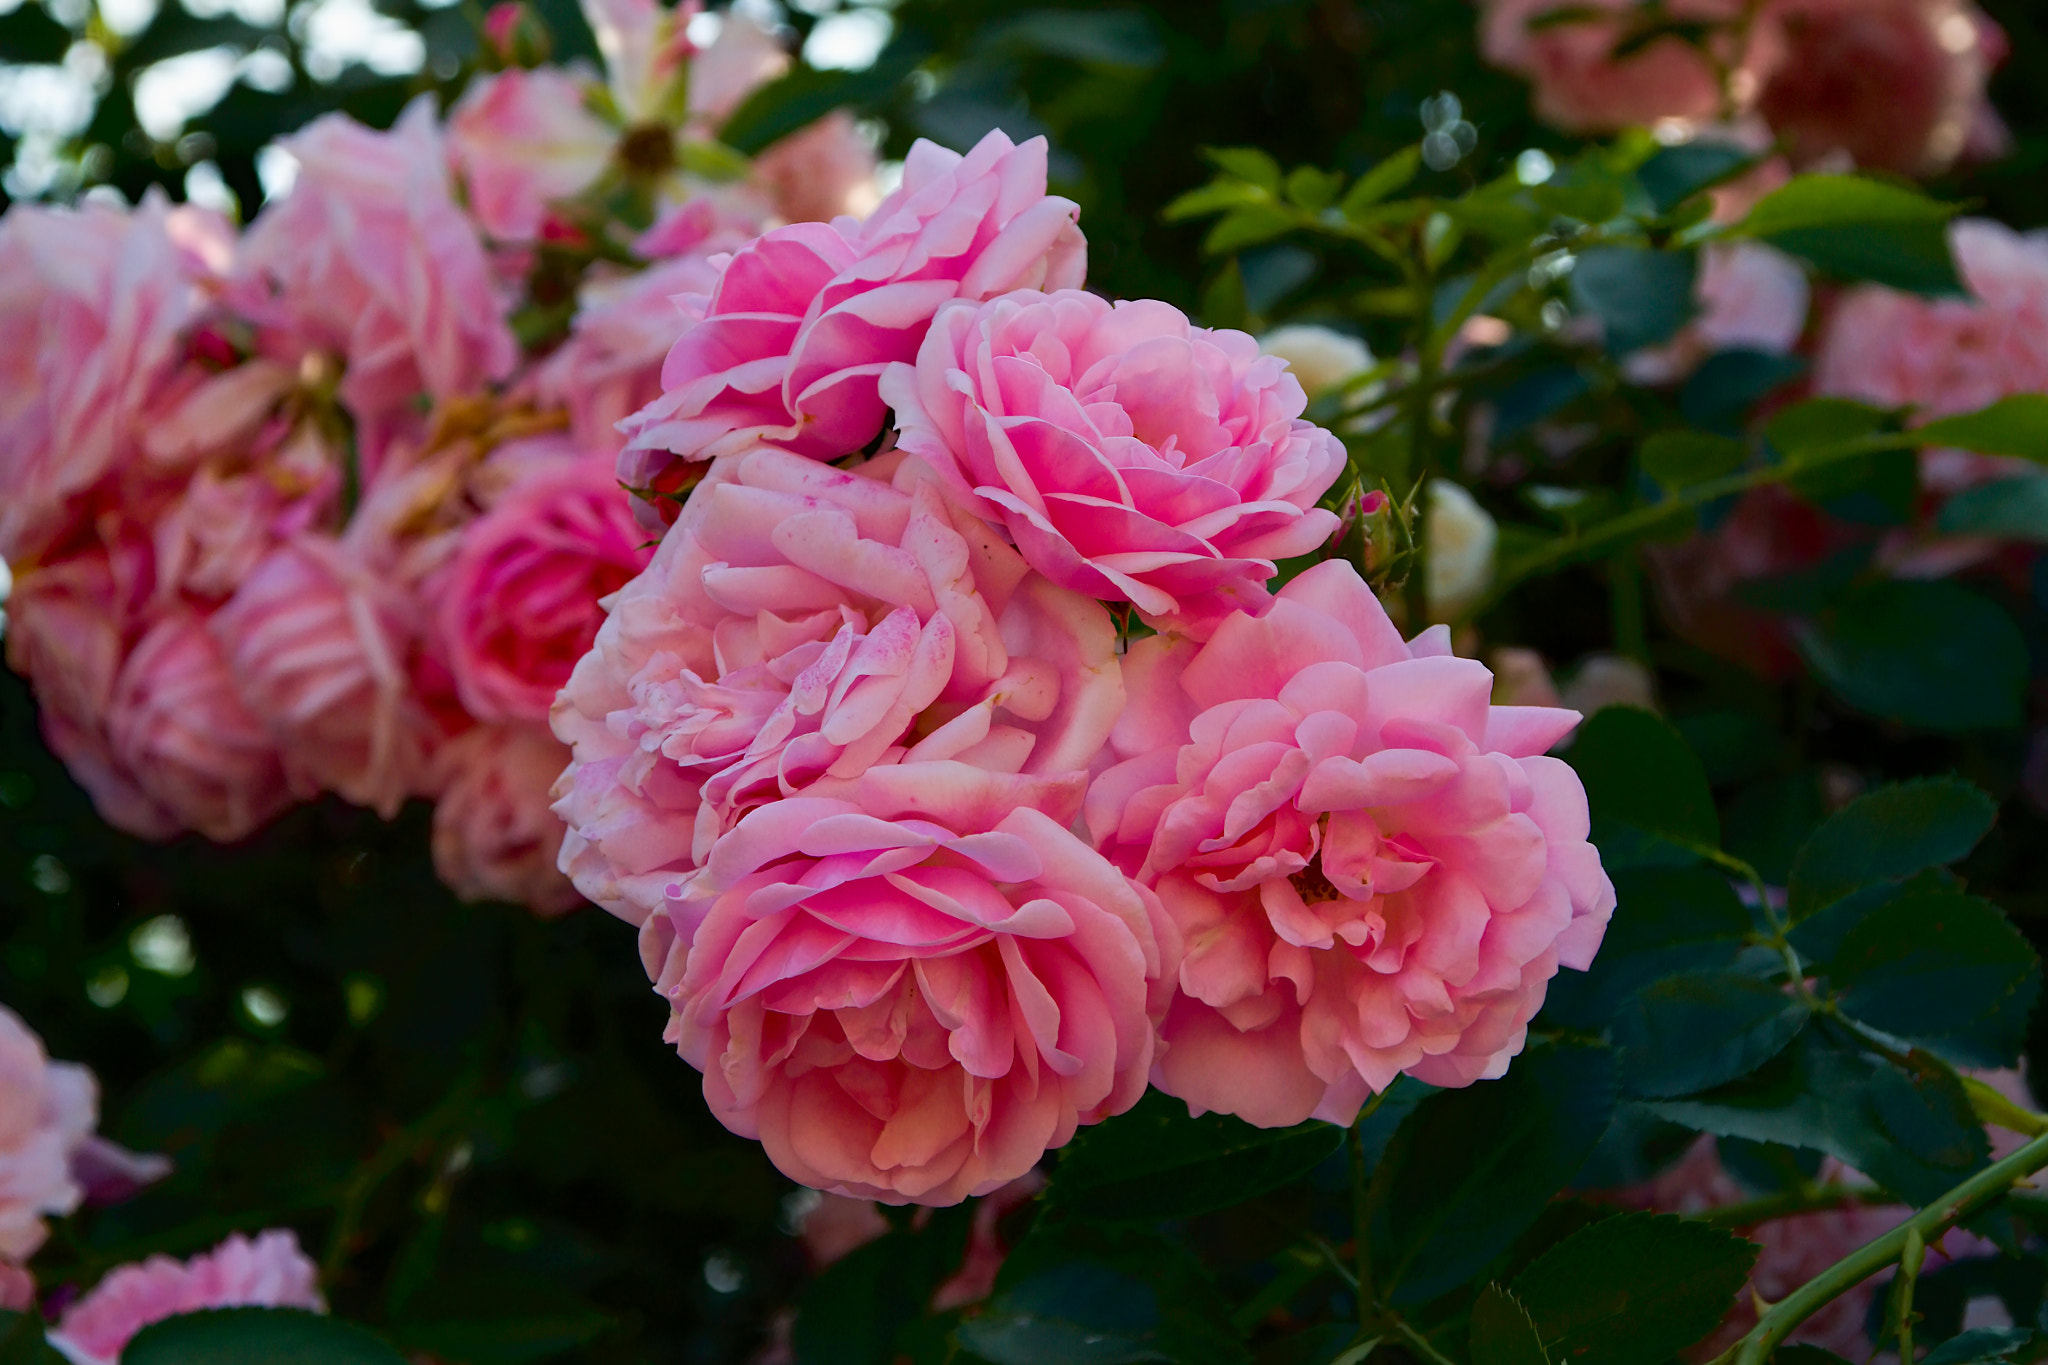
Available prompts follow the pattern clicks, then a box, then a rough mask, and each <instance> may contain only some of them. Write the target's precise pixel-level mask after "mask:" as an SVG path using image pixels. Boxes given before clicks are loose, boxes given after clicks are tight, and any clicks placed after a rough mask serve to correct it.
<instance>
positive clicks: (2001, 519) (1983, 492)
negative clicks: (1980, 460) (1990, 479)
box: [1934, 474, 2048, 545]
mask: <svg viewBox="0 0 2048 1365" xmlns="http://www.w3.org/2000/svg"><path fill="white" fill-rule="evenodd" d="M1934 529H1935V530H1937V531H1939V532H1941V533H1942V534H1943V535H1945V536H1996V537H1998V538H1999V539H2000V540H2021V541H2026V542H2028V543H2030V544H2034V545H2048V477H2043V476H2042V475H2038V474H2030V475H2027V476H2024V477H2022V478H2017V479H2000V480H1998V481H1997V482H1996V483H1985V484H1979V485H1977V487H1975V488H1965V489H1963V490H1962V491H1961V492H1959V493H1952V494H1950V495H1949V498H1948V501H1946V502H1944V503H1943V504H1942V505H1941V510H1940V511H1939V512H1937V513H1936V514H1935V517H1934Z"/></svg>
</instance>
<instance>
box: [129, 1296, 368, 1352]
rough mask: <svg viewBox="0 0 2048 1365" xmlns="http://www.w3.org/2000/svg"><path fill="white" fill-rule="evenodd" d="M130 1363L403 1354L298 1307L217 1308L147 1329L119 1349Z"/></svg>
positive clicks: (357, 1330)
mask: <svg viewBox="0 0 2048 1365" xmlns="http://www.w3.org/2000/svg"><path fill="white" fill-rule="evenodd" d="M121 1359H122V1360H123V1361H124V1362H131V1365H275V1362H277V1361H281V1360H289V1361H292V1362H293V1365H399V1362H400V1361H402V1360H404V1359H405V1357H403V1356H401V1355H399V1354H398V1352H396V1351H394V1350H392V1349H391V1348H390V1347H389V1346H387V1345H385V1344H384V1343H383V1342H381V1341H379V1340H378V1339H377V1338H376V1337H374V1336H372V1335H371V1334H370V1333H368V1332H365V1331H364V1330H363V1329H362V1328H360V1327H356V1326H354V1325H352V1324H350V1323H346V1322H337V1321H335V1320H334V1319H332V1318H324V1317H320V1316H318V1315H316V1314H313V1313H307V1312H303V1311H301V1310H299V1309H295V1308H217V1309H212V1310H210V1311H207V1312H203V1313H188V1314H185V1315H184V1316H183V1317H175V1318H166V1319H164V1320H163V1321H162V1322H159V1323H156V1324H154V1325H152V1326H149V1327H145V1328H143V1329H142V1330H141V1331H140V1332H138V1333H136V1334H135V1339H134V1340H133V1341H131V1342H129V1343H128V1345H127V1346H126V1347H125V1348H124V1349H123V1350H122V1352H121Z"/></svg>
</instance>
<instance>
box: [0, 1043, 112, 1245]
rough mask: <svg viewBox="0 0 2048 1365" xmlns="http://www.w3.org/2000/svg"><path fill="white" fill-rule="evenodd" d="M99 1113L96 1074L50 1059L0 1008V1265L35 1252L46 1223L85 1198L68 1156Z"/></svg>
mask: <svg viewBox="0 0 2048 1365" xmlns="http://www.w3.org/2000/svg"><path fill="white" fill-rule="evenodd" d="M98 1114H99V1088H98V1087H97V1086H96V1085H95V1084H94V1083H93V1079H92V1073H91V1072H90V1071H87V1070H86V1069H85V1068H84V1067H82V1066H74V1065H72V1064H71V1063H69V1062H53V1061H51V1060H50V1058H49V1054H48V1053H46V1052H44V1051H43V1044H42V1040H41V1039H39V1038H37V1037H36V1035H35V1034H33V1033H31V1032H30V1031H29V1028H28V1025H26V1024H24V1023H22V1022H21V1019H20V1017H19V1016H17V1015H16V1014H15V1013H14V1012H13V1011H12V1010H10V1009H8V1008H7V1007H6V1006H5V1005H0V1263H4V1262H10V1261H11V1262H17V1263H18V1262H21V1261H26V1260H27V1259H28V1258H29V1257H30V1256H33V1255H34V1254H35V1252H36V1249H37V1248H38V1247H40V1246H42V1244H43V1239H44V1238H45V1237H47V1236H48V1235H49V1231H50V1230H49V1226H48V1225H47V1224H46V1223H45V1222H44V1221H43V1220H44V1219H45V1218H51V1217H63V1216H64V1215H65V1214H68V1213H70V1212H71V1211H72V1210H73V1209H75V1208H77V1207H78V1205H79V1202H80V1201H81V1200H82V1199H83V1198H84V1197H85V1191H84V1190H83V1189H82V1188H81V1187H80V1185H79V1183H78V1181H77V1180H76V1179H75V1178H73V1176H72V1171H71V1159H72V1154H73V1153H74V1152H76V1151H77V1150H78V1148H79V1146H80V1145H81V1144H82V1143H84V1142H85V1141H86V1140H87V1139H88V1138H90V1137H91V1136H92V1130H93V1125H94V1124H95V1123H96V1122H98Z"/></svg>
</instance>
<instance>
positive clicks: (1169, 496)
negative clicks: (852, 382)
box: [882, 290, 1345, 634]
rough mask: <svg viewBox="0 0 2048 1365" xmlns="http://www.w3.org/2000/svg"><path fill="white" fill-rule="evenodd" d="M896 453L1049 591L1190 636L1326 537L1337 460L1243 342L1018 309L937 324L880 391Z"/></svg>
mask: <svg viewBox="0 0 2048 1365" xmlns="http://www.w3.org/2000/svg"><path fill="white" fill-rule="evenodd" d="M882 384H883V397H884V400H885V401H886V402H888V403H889V405H890V406H891V407H893V408H894V409H895V411H896V420H897V423H898V425H899V426H900V427H901V428H902V435H901V437H900V443H901V445H902V446H903V448H904V449H905V450H908V451H910V452H911V453H912V454H915V455H918V456H921V457H922V458H924V459H925V460H927V461H928V462H930V464H931V465H932V467H933V468H934V469H936V470H938V471H939V473H940V474H941V476H943V477H944V478H946V479H947V480H948V482H950V483H952V484H953V485H954V486H955V488H956V489H957V490H958V491H959V492H960V493H961V494H962V495H964V496H966V497H968V498H970V499H973V500H974V501H975V504H976V506H977V507H978V508H979V509H980V510H981V511H983V513H984V514H985V515H987V516H988V517H989V518H990V519H991V520H993V521H996V522H998V523H1000V524H1001V525H1002V526H1004V527H1005V528H1006V529H1007V530H1008V531H1009V533H1010V536H1011V537H1012V538H1013V539H1014V540H1015V541H1016V544H1017V547H1018V549H1020V550H1021V551H1022V552H1023V555H1024V558H1025V559H1026V560H1027V561H1029V562H1030V564H1031V566H1032V567H1033V568H1035V569H1037V570H1038V571H1039V572H1040V573H1042V574H1044V575H1045V576H1046V577H1048V578H1050V579H1052V580H1053V581H1054V582H1055V583H1058V584H1060V585H1061V586H1063V587H1067V588H1072V589H1074V590H1075V591H1077V592H1082V593H1086V594H1087V595H1089V596H1091V597H1097V598H1102V599H1105V600H1108V601H1113V602H1130V603H1133V604H1134V605H1135V606H1136V607H1137V608H1138V610H1139V611H1140V612H1142V613H1144V614H1145V615H1146V616H1147V617H1148V618H1153V619H1158V620H1163V621H1170V622H1173V623H1174V624H1176V625H1179V626H1181V627H1182V628H1184V629H1190V630H1193V631H1195V632H1196V633H1197V634H1205V633H1206V631H1207V628H1208V627H1209V626H1210V625H1212V624H1213V622H1214V621H1215V619H1216V618H1217V617H1218V616H1220V615H1221V614H1222V613H1223V612H1225V611H1228V610H1230V609H1231V608H1232V607H1246V608H1249V609H1251V610H1254V611H1256V610H1258V609H1260V608H1261V607H1262V606H1263V604H1264V603H1265V601H1266V600H1267V598H1266V591H1265V582H1266V580H1267V579H1268V578H1270V577H1271V576H1272V575H1273V568H1274V565H1273V562H1274V561H1275V560H1279V559H1284V558H1288V557H1290V556H1294V555H1301V554H1306V553H1308V552H1309V551H1311V550H1313V549H1315V548H1316V547H1317V546H1318V545H1320V544H1322V543H1323V542H1324V541H1326V540H1328V539H1329V537H1330V535H1331V533H1332V532H1334V531H1335V530H1336V529H1337V515H1336V513H1334V512H1330V511H1327V510H1324V509H1321V508H1318V507H1316V505H1315V503H1316V499H1318V498H1320V497H1321V496H1322V495H1323V493H1324V492H1325V490H1327V489H1328V488H1329V487H1330V485H1331V484H1332V483H1334V482H1335V481H1336V478H1337V476H1338V474H1340V473H1341V472H1343V469H1344V461H1345V457H1344V447H1343V444H1342V443H1341V442H1339V441H1338V440H1337V438H1336V437H1335V436H1333V435H1331V434H1330V433H1329V432H1327V431H1324V430H1323V429H1322V428H1320V427H1317V426H1315V425H1313V424H1312V423H1310V422H1307V421H1304V420H1303V419H1302V416H1301V414H1302V411H1303V410H1304V409H1305V408H1306V407H1307V405H1308V398H1307V395H1306V394H1304V393H1303V392H1302V388H1301V384H1300V381H1298V380H1296V379H1295V378H1294V376H1293V375H1292V374H1290V373H1289V372H1288V370H1287V366H1286V362H1285V361H1282V360H1280V359H1279V358H1278V357H1276V356H1266V355H1261V354H1260V352H1259V345H1258V342H1257V341H1255V340H1253V339H1252V338H1251V337H1249V336H1247V335H1245V334H1244V333H1242V332H1229V331H1211V330H1209V329H1207V328H1199V327H1194V326H1191V325H1190V324H1189V322H1188V320H1187V317H1186V316H1185V315H1184V314H1183V313H1181V312H1180V311H1179V310H1178V309H1176V308H1174V307H1172V306H1170V305H1168V304H1164V303H1158V302H1155V301H1150V300H1145V301H1139V302H1129V303H1119V304H1114V305H1112V304H1110V303H1107V302H1105V301H1104V300H1102V299H1100V298H1098V297H1096V296H1095V295H1093V294H1087V293H1082V292H1081V291H1079V290H1065V291H1062V292H1060V293H1056V294H1049V295H1048V294H1039V293H1034V292H1030V291H1018V292H1016V293H1012V294H1008V295H1005V296H1003V297H1001V298H997V299H993V300H991V301H989V302H988V303H985V304H982V305H980V306H978V307H977V306H974V305H972V304H967V303H961V304H956V305H953V306H950V307H947V308H944V309H941V310H940V312H939V314H938V316H937V317H936V318H934V319H933V321H932V327H931V331H930V333H929V334H928V335H927V336H926V337H925V341H924V345H923V347H922V348H921V349H920V350H919V351H918V355H917V363H916V365H915V366H914V367H913V366H910V365H897V366H893V367H892V368H891V369H890V370H889V371H888V372H887V373H885V374H884V376H883V380H882Z"/></svg>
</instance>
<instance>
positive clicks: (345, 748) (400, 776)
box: [212, 535, 434, 818]
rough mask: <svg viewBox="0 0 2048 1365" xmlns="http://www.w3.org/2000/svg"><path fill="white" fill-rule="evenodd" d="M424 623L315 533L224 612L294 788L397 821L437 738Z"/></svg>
mask: <svg viewBox="0 0 2048 1365" xmlns="http://www.w3.org/2000/svg"><path fill="white" fill-rule="evenodd" d="M417 616H418V608H417V606H416V605H415V604H414V603H413V602H411V601H410V600H409V599H408V598H407V597H406V596H405V595H404V594H402V593H400V592H399V591H398V590H397V588H396V587H395V586H394V585H393V584H391V583H390V582H388V581H387V580H386V579H385V578H384V577H383V576H382V575H381V574H380V573H379V572H378V571H377V570H376V569H375V568H374V567H373V566H372V565H371V564H369V563H368V562H366V561H365V560H364V559H363V558H362V557H361V556H360V555H358V554H357V553H356V552H355V551H354V550H353V549H352V548H351V547H350V546H348V545H344V544H342V543H341V542H338V541H335V540H332V539H329V538H327V537H322V536H311V535H309V536H301V537H299V538H297V539H295V540H292V541H289V542H287V543H286V544H283V545H280V546H279V547H278V548H277V549H275V550H273V551H271V553H270V554H269V555H267V556H265V558H264V559H263V561H262V562H261V563H259V564H258V565H257V566H256V567H255V569H254V570H252V571H251V572H250V574H249V577H248V578H247V579H246V580H244V582H243V583H242V586H241V587H240V588H239V589H238V590H237V591H236V593H235V595H234V596H233V597H232V598H230V599H229V600H228V603H227V605H226V606H224V607H222V608H221V609H220V611H218V612H217V613H215V615H214V617H213V622H212V625H213V630H214V633H215V636H216V638H217V639H218V640H219V641H220V644H221V652H222V655H223V657H224V658H225V659H226V660H227V663H228V669H229V673H230V675H231V676H232V677H233V678H234V679H235V681H236V683H237V684H238V686H239V687H240V689H241V693H242V700H243V702H244V703H245V704H246V705H247V706H248V708H249V710H250V711H251V712H252V713H253V714H254V715H255V716H256V717H257V719H259V720H261V721H262V722H263V724H264V725H265V726H266V727H268V729H269V730H270V733H271V735H272V737H273V738H274V739H275V740H276V741H277V745H278V748H279V750H280V751H281V752H282V753H283V755H284V766H285V774H286V776H287V777H288V778H289V779H290V780H291V781H292V783H293V785H294V787H296V788H298V789H300V790H307V789H312V790H320V789H325V790H330V791H334V792H338V793H339V794H340V795H341V796H342V797H344V798H345V799H347V800H349V801H353V802H355V803H356V804H357V805H359V806H368V807H369V808H371V809H372V810H375V811H377V812H378V813H380V814H382V815H384V816H386V817H387V818H388V817H390V816H391V815H394V814H396V813H397V811H398V807H399V804H400V803H401V802H403V801H404V800H405V798H406V796H407V795H409V794H410V793H412V792H413V791H415V790H417V789H418V787H419V785H420V783H421V781H422V780H423V776H424V773H425V765H426V761H427V757H428V751H429V746H430V744H431V743H432V741H433V738H434V730H433V726H432V723H431V721H430V720H429V718H428V717H427V715H426V713H425V711H424V709H423V708H422V707H421V705H420V702H419V700H418V698H416V697H415V696H414V695H413V693H412V691H411V688H410V684H409V680H408V673H407V660H408V656H409V654H410V651H411V649H412V647H413V644H414V642H416V641H417V639H418V638H419V629H420V623H419V621H418V619H417Z"/></svg>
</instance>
